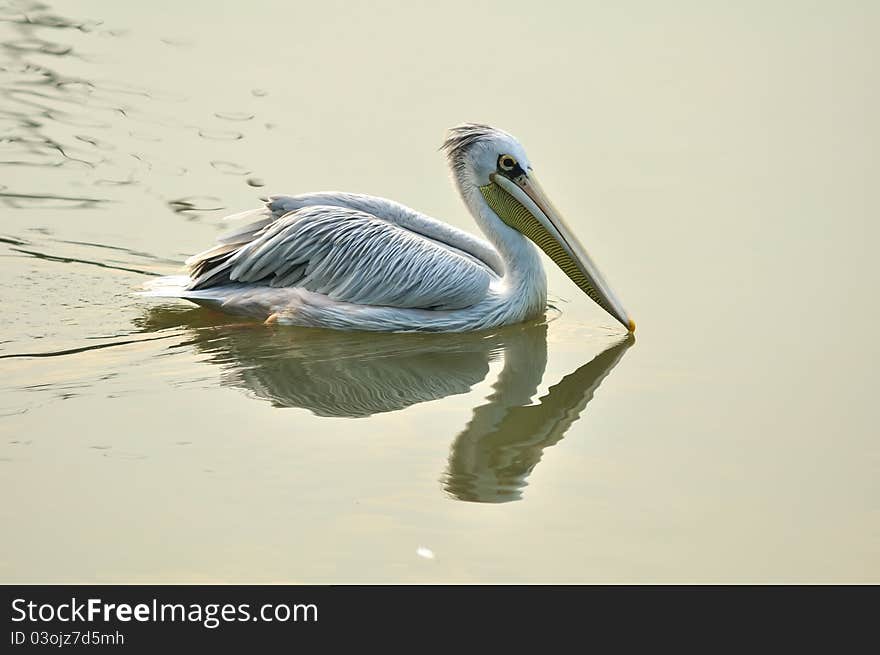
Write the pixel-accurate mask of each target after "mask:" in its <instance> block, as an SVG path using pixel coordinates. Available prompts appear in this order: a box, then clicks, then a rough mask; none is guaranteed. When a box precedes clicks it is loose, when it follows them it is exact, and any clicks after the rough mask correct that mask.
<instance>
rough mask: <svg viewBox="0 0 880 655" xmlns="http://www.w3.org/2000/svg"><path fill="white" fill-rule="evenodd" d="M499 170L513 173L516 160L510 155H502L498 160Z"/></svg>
mask: <svg viewBox="0 0 880 655" xmlns="http://www.w3.org/2000/svg"><path fill="white" fill-rule="evenodd" d="M498 168H500V169H501V170H502V171H512V170H513V169H514V168H516V160H515V159H514V158H513V157H511V156H510V155H501V156H500V157H499V158H498Z"/></svg>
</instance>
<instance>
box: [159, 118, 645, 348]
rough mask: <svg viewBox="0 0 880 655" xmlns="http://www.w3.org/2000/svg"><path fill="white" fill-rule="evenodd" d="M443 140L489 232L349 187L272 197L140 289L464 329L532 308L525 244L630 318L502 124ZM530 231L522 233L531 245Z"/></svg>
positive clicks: (314, 319) (513, 319)
mask: <svg viewBox="0 0 880 655" xmlns="http://www.w3.org/2000/svg"><path fill="white" fill-rule="evenodd" d="M442 149H443V150H444V151H445V152H446V155H447V157H448V160H449V166H450V169H451V170H452V177H453V180H454V183H455V185H456V187H457V188H458V192H459V193H460V194H461V197H462V199H463V200H464V202H465V205H467V208H468V209H469V210H470V212H471V215H472V216H473V217H474V220H475V221H476V222H477V225H479V226H480V228H481V229H482V231H483V233H484V234H485V235H486V237H487V238H488V240H489V241H488V242H487V241H484V240H483V239H479V238H477V237H474V236H472V235H470V234H468V233H467V232H464V231H462V230H459V229H457V228H454V227H452V226H451V225H447V224H446V223H443V222H441V221H438V220H436V219H434V218H431V217H429V216H426V215H424V214H422V213H420V212H417V211H415V210H412V209H410V208H409V207H405V206H404V205H401V204H399V203H397V202H394V201H391V200H386V199H385V198H377V197H374V196H367V195H360V194H354V193H340V192H324V193H307V194H303V195H299V196H272V197H270V199H269V202H267V203H266V205H265V207H264V208H262V209H257V210H253V211H249V212H244V213H242V214H236V215H235V216H232V217H230V218H236V219H246V221H247V224H246V225H245V226H243V227H240V228H239V229H235V230H233V231H232V232H229V233H227V234H225V235H223V236H221V237H220V238H219V239H218V243H217V245H215V246H214V247H213V248H210V249H209V250H206V251H204V252H201V253H199V254H197V255H194V256H193V257H190V258H189V259H188V260H187V261H186V264H187V272H188V275H187V276H172V277H165V278H161V279H159V280H157V281H156V282H153V283H152V284H150V285H149V286H150V288H151V291H149V292H147V295H154V296H166V297H167V296H171V297H177V298H185V299H187V300H190V301H193V302H195V303H198V304H200V305H208V306H213V307H215V308H218V309H222V310H224V311H227V312H230V313H235V314H243V315H249V316H256V317H260V318H263V319H265V320H266V321H267V322H269V323H275V322H277V323H280V324H289V325H302V326H312V327H325V328H336V329H342V330H375V331H389V332H390V331H404V332H405V331H430V332H463V331H468V330H483V329H490V328H496V327H499V326H501V325H506V324H509V323H517V322H520V321H524V320H526V319H529V318H533V317H536V316H539V315H541V314H542V313H543V312H544V310H545V308H546V304H547V279H546V276H545V274H544V269H543V267H542V265H541V259H540V256H539V254H538V252H537V250H536V249H535V247H534V246H533V245H532V243H531V242H534V243H535V244H537V245H538V247H540V248H541V250H543V251H544V252H545V253H546V254H547V255H548V256H549V257H550V259H552V260H553V261H554V262H555V263H556V265H557V266H559V267H560V268H561V269H562V270H563V271H564V272H565V273H566V274H567V275H568V276H569V277H570V278H571V279H572V280H573V281H574V283H575V284H576V285H577V286H578V287H579V288H580V289H581V290H582V291H584V293H586V294H587V295H588V296H589V297H590V298H592V299H593V300H594V301H596V302H597V303H598V304H599V305H600V306H601V307H602V308H603V309H605V311H607V312H608V313H609V314H611V315H612V316H613V317H614V318H616V319H617V320H618V321H620V322H621V323H622V324H623V325H624V326H625V327H626V328H627V329H628V330H629V331H630V332H632V331H634V330H635V323H633V321H632V319H630V317H629V315H628V314H627V313H626V311H625V310H624V308H623V305H622V304H621V302H620V300H618V299H617V297H616V296H615V295H614V293H613V292H612V291H611V288H610V287H609V286H608V284H607V283H606V282H605V280H604V279H603V278H602V276H601V274H600V273H599V270H598V269H597V268H596V265H595V264H594V263H593V261H592V260H591V259H590V257H589V256H588V255H587V252H586V250H585V249H584V247H583V246H582V245H581V243H580V242H579V241H578V240H577V238H576V237H575V235H574V233H573V232H572V231H571V229H570V228H569V227H568V225H566V223H565V222H564V221H563V219H562V217H561V216H560V215H559V213H558V212H557V211H556V209H555V208H554V207H553V205H552V204H550V201H549V200H548V199H547V197H546V195H545V194H544V192H543V191H542V189H541V187H540V186H539V185H538V183H537V180H536V179H535V176H534V173H533V172H532V166H531V164H530V163H529V158H528V157H527V156H526V153H525V151H524V150H523V147H522V146H521V145H520V144H519V142H518V141H517V140H516V139H515V138H514V137H513V136H511V135H510V134H508V133H507V132H503V131H501V130H498V129H495V128H492V127H489V126H487V125H478V124H473V123H467V124H463V125H459V126H457V127H454V128H452V129H451V130H450V131H449V134H448V137H447V139H446V141H445V142H444V144H443V146H442ZM530 240H531V242H530Z"/></svg>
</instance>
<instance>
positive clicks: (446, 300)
mask: <svg viewBox="0 0 880 655" xmlns="http://www.w3.org/2000/svg"><path fill="white" fill-rule="evenodd" d="M258 214H259V213H258ZM260 216H262V217H261V218H260V220H258V221H256V222H254V223H251V224H250V225H248V226H245V227H244V228H241V229H239V230H237V231H234V232H232V233H231V234H227V235H224V236H223V237H221V239H220V241H219V243H218V245H217V246H216V247H214V248H212V249H211V250H208V251H205V252H204V253H200V254H199V255H196V256H194V257H192V258H190V259H189V260H188V261H187V264H188V266H189V272H190V279H191V280H192V282H191V283H190V285H189V288H190V289H192V290H196V289H206V288H210V287H215V286H222V285H228V284H235V283H240V284H251V285H254V284H257V285H265V286H270V287H276V288H277V287H299V288H304V289H307V290H309V291H314V292H316V293H320V294H323V295H326V296H327V297H328V298H330V299H332V300H336V301H343V302H350V303H355V304H362V305H383V306H389V307H399V308H421V309H459V308H463V307H469V306H471V305H474V304H476V303H478V302H479V301H480V300H482V299H483V298H484V297H485V296H486V292H487V290H488V287H489V284H490V282H491V281H492V279H493V277H494V276H495V274H494V273H493V272H492V270H491V268H489V267H488V266H487V265H486V264H485V263H483V262H482V261H480V260H478V259H477V258H476V257H474V256H472V255H470V254H468V253H466V252H463V251H462V250H460V249H458V248H455V247H453V246H450V245H449V244H446V243H442V242H439V241H436V240H434V239H431V238H429V237H426V236H424V235H422V234H419V233H416V232H413V231H411V230H409V229H406V228H405V227H402V226H400V225H397V224H395V223H392V222H390V221H389V220H385V219H384V218H380V217H378V216H375V215H373V214H370V213H367V212H365V211H360V210H358V209H352V208H350V207H343V206H327V205H312V206H305V207H302V208H299V209H295V210H293V211H290V212H288V213H286V214H284V215H282V216H281V217H280V218H275V214H274V213H271V207H270V208H269V210H268V211H267V212H266V213H263V214H260ZM255 217H256V216H252V218H255Z"/></svg>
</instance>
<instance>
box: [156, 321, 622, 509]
mask: <svg viewBox="0 0 880 655" xmlns="http://www.w3.org/2000/svg"><path fill="white" fill-rule="evenodd" d="M139 324H140V327H141V329H143V330H144V331H149V332H155V331H157V330H163V329H168V328H181V327H182V328H185V330H186V334H187V337H188V340H187V341H186V342H185V344H183V345H190V346H192V347H194V348H196V349H197V351H198V352H200V353H201V354H203V355H205V356H206V357H207V360H208V361H210V362H212V363H214V364H216V365H219V366H220V367H221V368H222V370H223V373H222V377H221V380H222V383H223V384H226V385H230V386H235V387H239V388H241V389H245V390H247V391H248V392H249V393H251V394H252V395H253V396H255V397H257V398H260V399H263V400H266V401H268V402H270V403H272V405H274V406H276V407H300V408H303V409H308V410H309V411H311V412H313V413H314V414H316V415H318V416H329V417H351V418H359V417H366V416H371V415H374V414H379V413H385V412H394V411H398V410H401V409H405V408H407V407H409V406H411V405H415V404H418V403H422V402H427V401H431V400H438V399H440V398H445V397H446V396H450V395H454V394H462V393H467V392H468V391H470V389H471V388H472V387H473V386H474V385H475V384H477V383H479V382H481V381H483V380H484V379H485V377H486V375H487V374H488V372H489V368H490V364H491V363H492V362H493V361H496V360H500V361H501V362H502V367H501V370H500V372H499V374H498V377H497V379H496V381H495V383H494V385H493V390H492V393H491V395H490V396H489V397H488V398H487V399H486V402H485V403H483V404H481V405H479V406H478V407H476V408H475V409H474V410H473V415H472V417H471V420H470V421H469V423H468V424H467V426H466V427H465V428H464V430H462V432H461V433H459V434H458V435H457V436H456V437H455V439H454V441H453V443H452V447H451V449H450V455H449V460H448V465H447V467H446V470H445V472H444V474H443V476H442V483H443V487H444V489H445V490H446V491H447V492H448V493H449V494H450V495H451V496H453V497H455V498H458V499H460V500H465V501H479V502H506V501H511V500H517V499H518V498H520V497H521V494H522V488H523V487H524V486H525V485H526V484H527V482H526V480H527V478H528V476H529V474H530V473H531V471H532V470H533V469H534V467H535V466H536V465H537V463H538V462H539V461H540V459H541V455H542V453H543V450H544V449H545V448H547V447H548V446H552V445H553V444H555V443H557V442H558V441H559V440H560V439H562V438H563V436H564V435H565V432H566V431H567V430H568V428H569V427H570V426H571V425H572V423H574V422H575V421H576V420H577V419H578V417H579V416H580V414H581V412H582V411H583V409H584V407H585V406H586V404H587V403H588V402H589V401H590V399H591V398H592V397H593V393H594V392H595V391H596V389H597V388H598V386H599V384H600V383H601V381H602V380H603V379H604V378H605V377H606V376H607V375H608V373H609V372H610V371H611V369H612V368H614V366H615V365H616V364H617V362H618V361H619V360H620V358H621V357H622V356H623V353H624V352H625V351H626V349H627V348H629V346H630V345H631V344H632V343H633V342H634V337H633V336H632V335H628V336H626V337H623V338H621V339H620V340H619V341H617V342H614V343H612V344H610V345H608V346H606V348H605V350H603V351H602V352H600V353H599V354H598V355H596V356H595V357H594V358H593V359H591V360H590V361H589V362H588V363H586V364H584V365H582V366H581V367H580V368H578V369H577V370H575V371H574V372H573V373H571V374H569V375H567V376H565V377H564V378H563V379H562V380H561V381H560V382H558V383H557V384H555V385H553V386H551V387H550V389H549V392H548V393H547V395H546V396H544V397H542V398H540V399H539V402H538V403H537V404H532V400H533V398H534V397H535V395H536V394H537V390H538V387H539V385H540V384H541V381H542V379H543V377H544V371H545V369H546V365H547V324H546V323H545V322H540V323H524V324H517V325H512V326H508V327H505V328H501V329H498V330H496V331H493V332H483V333H463V334H418V333H416V334H394V333H374V334H369V333H363V332H348V333H347V332H339V331H335V330H320V329H307V328H290V327H267V326H263V325H261V324H255V323H240V322H233V319H229V318H228V317H221V315H219V314H217V313H215V312H212V311H210V310H206V309H185V310H183V309H180V308H169V307H154V308H152V309H151V310H150V311H149V312H148V313H147V314H146V315H145V316H144V317H143V318H142V319H139Z"/></svg>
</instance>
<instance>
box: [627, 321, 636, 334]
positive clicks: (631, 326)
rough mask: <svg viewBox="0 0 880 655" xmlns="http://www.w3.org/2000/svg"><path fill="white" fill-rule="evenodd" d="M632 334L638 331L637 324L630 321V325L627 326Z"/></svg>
mask: <svg viewBox="0 0 880 655" xmlns="http://www.w3.org/2000/svg"><path fill="white" fill-rule="evenodd" d="M627 327H628V328H629V331H630V332H635V331H636V322H635V321H634V320H632V319H629V325H628V326H627Z"/></svg>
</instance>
